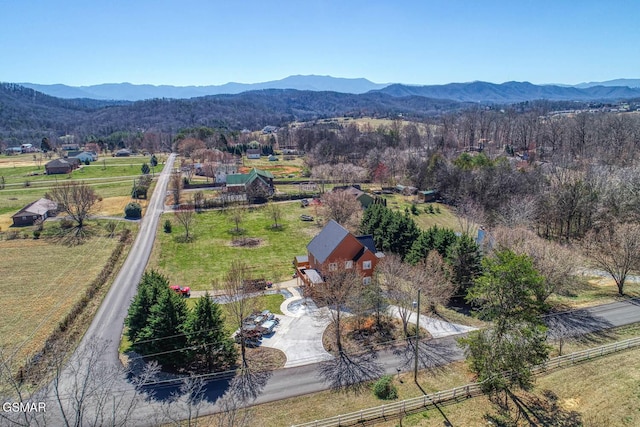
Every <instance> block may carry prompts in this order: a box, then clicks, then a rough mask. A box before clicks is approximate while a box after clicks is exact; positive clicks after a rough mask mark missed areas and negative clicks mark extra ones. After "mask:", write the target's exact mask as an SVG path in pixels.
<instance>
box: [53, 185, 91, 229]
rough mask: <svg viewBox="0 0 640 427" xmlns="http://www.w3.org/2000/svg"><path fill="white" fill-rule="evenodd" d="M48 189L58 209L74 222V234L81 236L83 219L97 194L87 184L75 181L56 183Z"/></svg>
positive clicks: (87, 216)
mask: <svg viewBox="0 0 640 427" xmlns="http://www.w3.org/2000/svg"><path fill="white" fill-rule="evenodd" d="M50 191H51V192H50V196H51V198H52V199H53V200H54V201H56V202H57V203H58V210H60V211H62V212H65V213H66V214H67V215H68V216H69V217H71V219H72V220H73V221H74V222H75V223H76V226H75V236H76V237H82V236H83V233H84V228H83V227H84V225H85V221H86V220H87V219H88V218H89V215H90V214H91V213H92V212H93V209H94V208H95V205H96V203H97V202H98V200H99V196H98V195H97V194H96V192H95V191H94V190H93V188H91V187H90V186H89V185H87V184H85V183H82V182H75V181H74V182H65V183H62V184H57V185H55V186H54V187H52V188H51V190H50Z"/></svg>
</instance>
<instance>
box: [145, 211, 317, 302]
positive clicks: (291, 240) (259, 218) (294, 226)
mask: <svg viewBox="0 0 640 427" xmlns="http://www.w3.org/2000/svg"><path fill="white" fill-rule="evenodd" d="M280 206H281V208H282V213H283V218H282V221H281V222H282V228H281V229H280V230H273V229H271V224H272V223H273V221H272V219H271V218H270V217H269V216H268V215H267V213H266V212H265V210H264V209H263V208H257V209H253V210H251V211H250V212H249V211H247V212H246V213H245V215H244V220H243V222H242V223H241V224H240V228H241V229H244V230H245V232H244V234H243V235H242V236H239V237H245V238H257V239H260V244H259V245H258V246H256V247H234V246H232V245H231V243H232V240H233V238H234V236H233V234H232V233H231V230H232V229H233V228H234V224H233V223H232V221H231V219H230V217H229V216H228V214H226V213H225V212H223V211H209V212H204V213H201V214H198V215H197V216H196V220H195V226H194V227H193V234H194V236H195V240H194V241H193V242H190V243H180V242H179V237H180V236H181V235H183V234H184V229H183V228H182V227H181V226H178V225H177V223H176V221H175V218H174V215H173V214H171V213H167V214H164V215H163V216H162V217H161V220H160V224H159V230H158V235H157V239H156V244H155V246H154V250H153V254H152V256H151V260H150V262H149V266H150V267H151V268H157V269H158V270H160V271H161V272H162V273H163V274H165V275H167V276H168V277H169V278H170V280H171V282H172V283H175V284H180V285H182V286H190V287H191V288H193V289H194V290H207V289H211V284H212V282H213V281H214V280H220V279H222V278H223V277H224V275H225V274H226V272H227V270H228V268H229V265H230V264H231V261H232V260H235V259H243V260H245V262H246V263H247V265H248V266H249V268H250V272H251V275H252V276H253V277H255V278H265V279H267V280H272V281H274V282H277V281H281V280H286V279H289V278H291V274H293V267H292V261H293V257H294V256H296V255H302V254H306V245H307V244H308V243H309V241H310V240H311V239H312V238H313V236H315V235H316V234H317V233H318V232H319V231H320V229H321V228H320V227H318V226H317V225H316V224H315V223H313V222H303V221H300V219H299V217H300V214H302V213H307V214H309V213H311V214H312V215H314V214H313V213H312V212H311V211H309V210H308V209H307V210H305V209H303V208H301V207H300V205H299V203H282V204H280ZM166 219H169V220H171V221H172V222H173V223H174V227H173V232H172V233H171V234H166V233H164V232H163V231H162V230H163V224H164V222H165V220H166Z"/></svg>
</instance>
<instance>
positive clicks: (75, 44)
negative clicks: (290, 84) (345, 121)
mask: <svg viewBox="0 0 640 427" xmlns="http://www.w3.org/2000/svg"><path fill="white" fill-rule="evenodd" d="M638 17H640V1H636V0H626V1H624V0H620V1H613V2H605V1H601V0H600V1H591V0H580V1H570V0H555V1H546V0H533V1H527V0H510V1H489V0H487V1H482V0H466V1H456V0H442V1H432V0H415V1H413V0H406V1H377V0H367V1H360V0H341V1H333V0H331V1H313V0H297V1H288V0H287V1H285V0H281V1H280V0H277V1H270V0H262V1H253V0H236V1H231V0H226V1H214V0H180V1H170V0H109V1H92V0H89V1H87V0H83V1H75V0H73V1H71V0H57V1H54V0H50V1H46V0H0V46H1V49H0V81H5V82H30V83H40V84H53V83H63V84H68V85H74V86H79V85H91V84H99V83H121V82H130V83H136V84H143V83H147V84H154V85H159V84H171V85H178V86H185V85H212V84H216V85H217V84H224V83H227V82H230V81H234V82H242V83H255V82H263V81H268V80H277V79H281V78H284V77H286V76H289V75H293V74H318V75H331V76H335V77H350V78H354V77H365V78H367V79H369V80H371V81H374V82H377V83H391V82H400V83H408V84H444V83H449V82H468V81H473V80H483V81H489V82H494V83H502V82H505V81H511V80H516V81H530V82H532V83H566V84H576V83H580V82H585V81H602V80H610V79H615V78H640V25H638Z"/></svg>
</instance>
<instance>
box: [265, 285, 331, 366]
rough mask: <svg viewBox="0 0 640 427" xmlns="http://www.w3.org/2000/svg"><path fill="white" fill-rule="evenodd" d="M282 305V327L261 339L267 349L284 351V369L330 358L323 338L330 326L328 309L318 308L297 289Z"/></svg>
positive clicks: (280, 317)
mask: <svg viewBox="0 0 640 427" xmlns="http://www.w3.org/2000/svg"><path fill="white" fill-rule="evenodd" d="M288 290H289V292H291V293H292V294H293V296H292V297H291V298H288V299H286V300H285V301H284V302H283V303H282V305H281V306H280V310H281V311H282V312H283V313H284V315H278V316H277V317H278V319H280V324H279V325H278V326H277V327H276V329H275V332H274V333H273V334H271V335H270V336H265V337H263V338H262V345H263V346H265V347H271V348H276V349H278V350H281V351H282V352H283V353H284V354H285V355H286V356H287V362H286V363H285V365H284V367H285V368H291V367H294V366H302V365H308V364H311V363H317V362H321V361H323V360H328V359H331V358H332V357H333V356H331V354H329V353H328V352H327V351H326V350H325V349H324V346H323V345H322V335H323V334H324V330H325V329H326V328H327V325H329V318H328V316H327V313H326V312H325V310H326V309H318V308H317V307H316V306H315V304H313V302H312V301H310V300H308V299H304V298H303V297H302V296H301V295H300V293H299V292H298V290H297V288H289V289H288Z"/></svg>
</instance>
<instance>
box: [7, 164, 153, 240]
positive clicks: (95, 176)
mask: <svg viewBox="0 0 640 427" xmlns="http://www.w3.org/2000/svg"><path fill="white" fill-rule="evenodd" d="M31 156H32V155H21V156H0V176H5V179H6V182H7V186H6V187H5V189H3V190H0V231H4V230H7V228H9V227H10V226H11V225H12V223H13V222H12V220H11V215H13V214H14V213H16V212H17V211H19V210H20V209H22V208H23V207H24V206H26V205H27V204H29V203H31V202H33V201H36V200H38V199H39V198H41V197H43V196H44V195H45V193H46V192H47V190H48V189H49V188H50V187H51V186H53V185H55V184H56V183H57V182H65V181H68V180H70V179H69V178H67V175H49V176H47V175H42V176H37V177H28V178H27V177H25V175H24V171H25V170H29V169H31V170H34V169H35V167H34V166H24V165H22V166H20V167H15V168H14V167H13V164H14V163H15V164H20V163H27V162H28V161H29V158H31ZM103 161H104V163H105V164H106V167H104V166H103ZM148 161H149V157H145V156H133V157H124V158H120V157H104V158H101V159H99V160H98V161H97V162H94V163H92V164H91V165H90V166H83V169H81V170H76V171H74V172H73V174H72V175H73V176H72V178H71V179H72V180H78V181H82V182H85V183H86V184H88V185H90V186H91V187H92V188H93V189H94V190H95V191H96V193H97V194H98V195H99V196H100V197H102V199H103V200H102V201H101V202H100V203H99V204H98V205H97V207H96V212H95V214H96V215H110V216H123V215H124V207H125V206H126V204H127V203H129V202H130V201H131V199H130V197H129V195H130V194H131V187H132V185H133V179H134V178H135V177H138V176H139V175H140V165H142V163H144V162H148ZM161 167H162V165H159V166H158V167H157V168H156V169H157V171H159V170H160V169H161ZM42 170H43V169H41V170H40V171H42ZM25 180H29V182H30V185H29V186H28V187H25V186H24V182H25ZM12 182H13V184H11V183H12ZM149 194H151V191H150V192H149ZM138 202H139V203H140V204H141V205H142V206H143V208H144V207H145V205H146V203H147V202H146V201H145V200H140V201H138Z"/></svg>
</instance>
